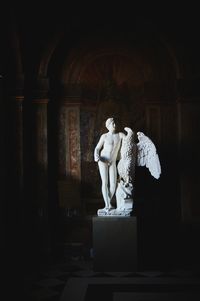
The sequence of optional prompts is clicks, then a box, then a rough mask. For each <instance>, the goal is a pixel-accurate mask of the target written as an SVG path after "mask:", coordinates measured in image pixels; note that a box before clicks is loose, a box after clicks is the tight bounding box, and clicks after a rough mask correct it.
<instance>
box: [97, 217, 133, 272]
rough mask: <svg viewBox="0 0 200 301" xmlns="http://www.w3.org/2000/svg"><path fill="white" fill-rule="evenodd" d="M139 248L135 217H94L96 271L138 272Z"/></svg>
mask: <svg viewBox="0 0 200 301" xmlns="http://www.w3.org/2000/svg"><path fill="white" fill-rule="evenodd" d="M137 247H138V243H137V218H136V217H135V216H133V217H130V216H129V217H110V216H109V217H101V216H98V217H93V249H94V271H99V272H100V271H101V272H106V271H107V272H114V271H115V272H134V271H137V269H138V260H137V257H138V256H137Z"/></svg>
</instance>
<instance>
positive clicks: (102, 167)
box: [98, 161, 110, 209]
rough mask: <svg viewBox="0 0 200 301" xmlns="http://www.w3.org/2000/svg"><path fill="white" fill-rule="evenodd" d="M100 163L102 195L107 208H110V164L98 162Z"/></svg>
mask: <svg viewBox="0 0 200 301" xmlns="http://www.w3.org/2000/svg"><path fill="white" fill-rule="evenodd" d="M98 165H99V172H100V176H101V181H102V186H101V190H102V195H103V199H104V202H105V208H106V209H108V208H109V205H110V198H109V194H108V165H107V164H106V163H104V162H102V161H99V162H98Z"/></svg>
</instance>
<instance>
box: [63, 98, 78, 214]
mask: <svg viewBox="0 0 200 301" xmlns="http://www.w3.org/2000/svg"><path fill="white" fill-rule="evenodd" d="M80 181H81V151H80V97H71V96H63V97H62V98H61V100H60V103H59V109H58V194H59V206H60V207H63V208H70V209H71V208H77V207H80V206H81V203H80Z"/></svg>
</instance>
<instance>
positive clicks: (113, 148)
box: [101, 133, 121, 161]
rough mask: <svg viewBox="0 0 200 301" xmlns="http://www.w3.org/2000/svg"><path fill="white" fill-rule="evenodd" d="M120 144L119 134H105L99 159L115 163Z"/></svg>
mask: <svg viewBox="0 0 200 301" xmlns="http://www.w3.org/2000/svg"><path fill="white" fill-rule="evenodd" d="M120 144H121V136H120V134H119V133H114V134H111V133H107V134H105V137H104V146H103V149H102V151H101V157H103V158H104V159H105V160H108V161H115V160H116V158H117V154H118V151H119V148H120Z"/></svg>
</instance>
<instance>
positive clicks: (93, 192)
mask: <svg viewBox="0 0 200 301" xmlns="http://www.w3.org/2000/svg"><path fill="white" fill-rule="evenodd" d="M30 9H31V7H30V8H29V9H28V8H26V7H24V8H22V7H21V6H20V5H19V6H17V5H16V7H15V8H14V9H13V10H12V9H11V8H10V9H8V10H7V16H8V19H7V20H8V22H7V27H6V30H5V35H4V38H5V39H4V41H5V43H3V44H4V50H5V51H3V54H2V57H3V64H2V75H3V79H2V81H3V101H2V102H3V104H5V114H3V115H4V116H5V119H3V120H5V121H4V127H3V126H2V129H4V132H5V133H6V135H5V136H6V139H5V142H4V141H3V142H4V146H5V147H4V150H5V151H4V152H6V155H5V158H6V159H5V165H6V171H5V168H4V171H2V175H3V176H4V174H5V175H6V177H5V178H6V183H7V185H6V186H7V200H8V201H7V206H6V209H4V210H5V212H6V215H5V216H6V222H5V223H6V225H7V226H8V227H7V226H6V227H7V230H6V231H5V233H6V235H5V236H6V237H7V239H8V237H15V240H16V242H17V241H20V242H21V245H22V246H23V253H21V254H25V257H26V256H27V257H28V258H27V260H28V261H29V262H30V257H31V256H32V254H33V253H34V257H35V258H37V256H39V257H40V256H41V250H43V252H45V254H46V253H48V252H49V250H50V249H54V248H55V249H56V248H57V247H58V243H59V242H60V241H63V240H64V241H67V240H68V239H69V238H70V239H75V240H76V239H80V240H83V241H84V240H85V241H87V242H88V240H89V239H90V237H89V234H88V232H89V230H88V229H90V228H91V225H89V226H88V224H87V223H86V224H84V225H85V228H84V227H83V225H82V224H81V226H80V228H78V229H74V228H73V227H72V226H73V223H72V225H68V226H67V227H68V230H69V227H72V231H71V232H70V231H68V230H67V231H66V233H65V232H62V230H61V229H62V227H63V225H64V223H65V218H63V224H62V222H60V221H61V220H62V218H60V217H64V216H65V214H66V208H67V206H68V203H70V204H71V203H73V202H75V203H76V205H77V206H78V207H79V210H80V208H81V210H82V211H81V214H82V216H83V217H84V216H87V215H88V214H96V209H97V208H99V206H101V205H102V204H101V192H100V178H99V173H98V169H97V166H96V164H95V163H94V162H93V149H94V147H95V144H96V142H97V140H98V138H99V135H100V134H101V133H102V132H103V131H104V130H105V128H104V121H105V119H106V118H107V117H109V116H110V115H112V116H114V117H116V118H117V121H118V123H119V127H120V129H123V127H124V126H127V125H128V126H130V127H132V128H133V129H134V130H135V131H137V130H142V131H144V132H146V133H147V134H148V135H149V136H150V137H151V138H152V139H153V141H154V142H155V144H156V146H157V149H158V153H159V156H160V159H161V166H162V176H161V179H160V180H159V181H155V180H154V179H152V178H151V176H150V174H149V173H148V171H147V170H145V169H139V168H138V169H137V171H136V175H137V187H136V196H137V200H138V210H139V211H138V214H140V216H141V218H142V221H143V227H144V228H143V231H144V232H143V233H144V235H145V237H146V238H147V237H149V236H148V235H149V233H150V232H152V231H153V232H154V233H155V235H154V237H153V240H154V244H153V245H154V248H152V250H151V251H149V254H150V255H148V256H147V253H145V254H144V256H146V257H145V258H146V264H147V265H148V264H149V265H151V264H150V263H151V259H152V257H151V256H153V254H154V257H153V258H154V259H155V257H156V255H157V254H158V251H157V253H156V252H155V249H158V247H159V246H160V244H158V242H159V240H160V239H161V238H162V239H161V240H162V242H163V249H164V248H165V247H167V246H168V248H166V250H168V251H169V252H171V253H173V251H172V249H171V248H170V247H169V245H171V244H172V243H173V242H175V241H178V242H180V243H177V244H176V246H177V248H178V251H177V252H179V248H180V249H181V247H182V246H183V247H184V243H183V241H184V240H183V237H184V234H186V237H188V239H189V237H190V233H192V235H191V237H192V238H191V237H190V243H191V246H193V247H195V238H196V235H197V233H198V226H195V225H197V224H198V223H195V224H194V222H196V221H199V212H200V211H199V210H200V209H199V208H200V207H199V203H198V194H199V188H198V186H199V176H198V166H199V159H198V147H192V149H191V145H194V144H195V145H196V144H199V135H198V133H199V124H200V123H199V97H200V94H199V88H198V87H199V79H200V78H199V75H200V74H199V68H198V67H199V55H198V49H199V45H198V43H197V38H196V37H197V33H198V21H197V18H196V17H195V12H194V14H193V17H192V16H190V22H187V24H185V18H186V16H188V17H189V15H190V11H188V12H187V11H185V12H184V15H180V14H178V13H176V11H175V10H174V11H173V12H172V11H170V9H169V11H168V10H167V11H166V14H163V11H161V12H160V13H159V14H157V13H156V14H155V13H153V12H152V13H151V14H149V13H148V12H146V11H143V13H140V14H137V13H134V17H133V16H132V15H131V14H130V12H128V9H125V8H123V9H122V11H120V10H119V9H118V10H117V11H116V13H115V14H113V13H112V11H111V12H110V11H107V12H105V11H104V10H103V11H102V10H101V9H100V10H98V12H96V13H95V12H94V11H91V13H89V11H88V10H87V9H86V7H85V10H83V11H81V8H80V9H74V8H72V7H69V9H68V11H67V13H66V14H65V12H63V11H62V9H61V7H60V8H59V7H58V6H56V7H55V8H51V7H50V6H49V7H48V9H47V7H45V6H44V7H43V6H41V7H38V6H34V7H32V9H33V11H32V14H30ZM95 11H96V10H95ZM122 15H123V18H122ZM118 17H121V18H120V20H121V22H120V21H119V18H118ZM36 20H37V22H35V21H36ZM52 20H53V21H52ZM72 134H73V135H72ZM70 137H71V138H70ZM194 142H195V143H194ZM74 154H75V155H74ZM73 158H75V160H74V161H73ZM191 166H192V167H191ZM62 181H64V186H63V185H62V183H63V182H62ZM9 183H12V185H11V186H12V189H10V184H9ZM80 183H81V185H80ZM60 185H61V186H60ZM72 187H76V192H77V193H76V194H74V189H71V188H72ZM144 187H145V188H144ZM60 193H61V195H60ZM66 194H67V198H65V200H64V203H63V202H62V201H61V199H62V197H63V196H64V197H65V196H66ZM65 202H66V203H65ZM70 206H71V205H70ZM152 217H153V219H154V222H152ZM182 222H189V223H191V224H192V226H191V225H190V226H188V227H187V226H184V227H182ZM158 224H159V229H158ZM15 225H18V226H17V227H16V228H15V229H16V230H15V231H14V233H13V227H14V226H15ZM184 225H185V224H184ZM81 227H82V228H83V229H85V231H82V232H81V230H80V229H81ZM179 227H180V228H179ZM147 229H148V230H147ZM191 229H192V230H191ZM190 231H191V232H190ZM72 232H74V233H75V234H74V237H73V235H72V234H70V233H72ZM19 233H20V235H19ZM15 234H17V235H15ZM71 237H72V238H71ZM166 237H168V238H167V240H166V239H165V238H166ZM177 237H178V238H179V240H180V241H179V240H177ZM24 240H26V243H24ZM59 240H60V241H59ZM8 241H13V240H12V239H11V240H10V239H8ZM143 243H144V249H145V248H146V247H148V246H149V243H150V242H149V241H148V239H146V240H145V239H144V242H143ZM19 245H20V244H19ZM8 246H9V249H11V246H12V244H11V243H8ZM163 249H162V248H161V249H160V253H161V254H163V257H162V256H160V258H161V261H162V260H163V261H164V255H165V254H166V252H167V251H166V250H163ZM20 251H21V248H20V247H19V252H20ZM55 252H56V250H55ZM27 254H28V255H27ZM184 254H185V255H187V254H188V255H189V258H190V259H189V260H188V261H189V262H190V260H191V261H192V259H191V258H192V255H191V254H192V252H191V249H187V250H186V253H184ZM21 256H22V255H21ZM183 257H184V256H183ZM195 258H196V257H195ZM183 260H184V259H183ZM154 263H155V260H154V261H153V260H152V266H153V265H154ZM33 264H34V260H33Z"/></svg>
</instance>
